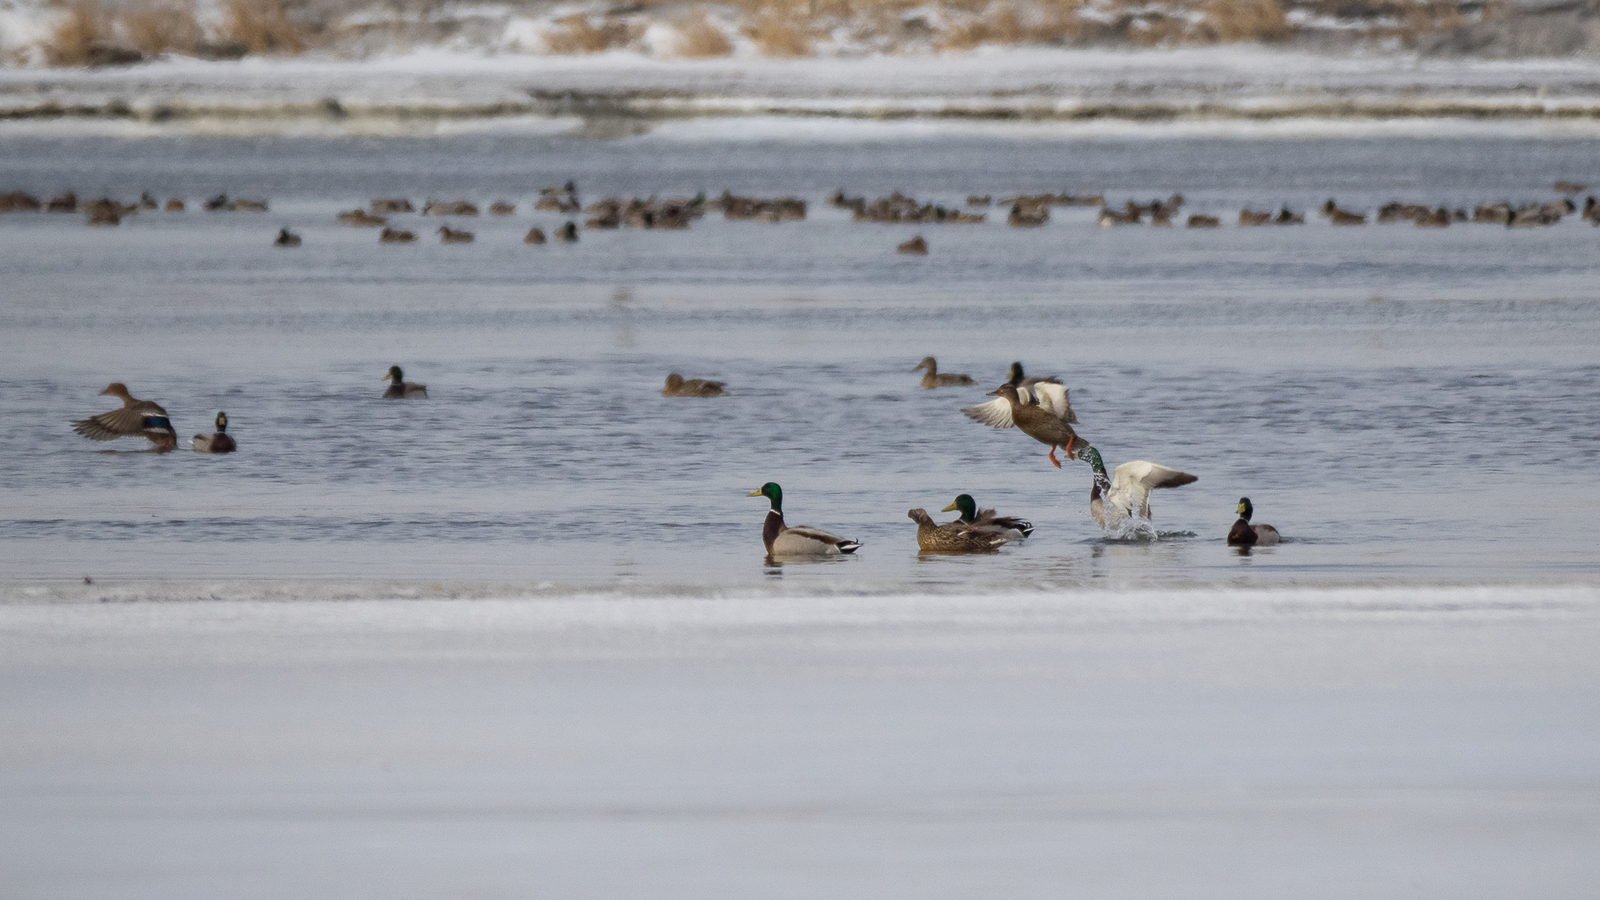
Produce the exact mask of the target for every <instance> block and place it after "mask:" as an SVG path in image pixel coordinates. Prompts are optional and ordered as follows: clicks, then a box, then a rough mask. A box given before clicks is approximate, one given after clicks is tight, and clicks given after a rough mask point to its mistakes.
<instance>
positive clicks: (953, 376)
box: [911, 356, 977, 388]
mask: <svg viewBox="0 0 1600 900" xmlns="http://www.w3.org/2000/svg"><path fill="white" fill-rule="evenodd" d="M911 371H913V372H923V373H924V374H923V376H922V386H923V387H925V388H936V387H951V386H953V385H958V384H977V382H976V381H973V380H972V376H971V375H960V374H957V373H955V372H940V371H939V361H938V360H936V359H934V358H933V357H931V356H924V357H923V358H922V362H919V363H917V366H916V368H914V369H912V370H911Z"/></svg>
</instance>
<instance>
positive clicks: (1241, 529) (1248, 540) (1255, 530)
mask: <svg viewBox="0 0 1600 900" xmlns="http://www.w3.org/2000/svg"><path fill="white" fill-rule="evenodd" d="M1255 511H1256V508H1255V507H1254V506H1251V505H1250V498H1249V497H1240V498H1239V518H1238V519H1237V520H1235V521H1234V523H1233V527H1232V528H1230V529H1228V544H1229V545H1230V546H1234V547H1253V546H1261V547H1270V546H1272V545H1273V544H1276V543H1277V542H1278V541H1279V540H1280V539H1281V537H1282V536H1281V535H1279V534H1278V529H1276V528H1273V527H1272V526H1271V525H1251V524H1250V517H1251V516H1252V515H1255Z"/></svg>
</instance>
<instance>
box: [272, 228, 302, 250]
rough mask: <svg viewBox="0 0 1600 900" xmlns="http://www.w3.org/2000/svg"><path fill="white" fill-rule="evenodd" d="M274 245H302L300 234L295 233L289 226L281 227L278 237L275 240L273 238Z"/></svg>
mask: <svg viewBox="0 0 1600 900" xmlns="http://www.w3.org/2000/svg"><path fill="white" fill-rule="evenodd" d="M272 246H274V247H298V246H300V235H298V234H295V233H294V232H292V231H290V230H289V229H287V228H279V229H278V237H277V238H276V239H275V240H273V242H272Z"/></svg>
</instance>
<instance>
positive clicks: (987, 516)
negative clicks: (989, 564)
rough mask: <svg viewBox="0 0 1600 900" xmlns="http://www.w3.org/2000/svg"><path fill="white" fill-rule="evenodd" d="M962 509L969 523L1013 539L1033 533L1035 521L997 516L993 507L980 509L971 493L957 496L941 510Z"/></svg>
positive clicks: (963, 517) (964, 520) (963, 515)
mask: <svg viewBox="0 0 1600 900" xmlns="http://www.w3.org/2000/svg"><path fill="white" fill-rule="evenodd" d="M953 509H955V510H960V511H961V521H962V522H965V523H966V524H968V525H971V526H974V527H977V528H984V529H989V530H991V531H993V532H994V533H997V534H1004V535H1006V536H1007V537H1008V538H1010V539H1011V540H1013V541H1020V540H1022V539H1023V538H1025V537H1027V536H1028V535H1030V534H1033V523H1032V522H1029V521H1028V520H1027V519H1018V518H1016V517H1015V516H997V515H995V512H994V510H992V509H978V502H977V501H976V500H973V499H972V495H971V494H962V495H960V496H958V497H956V499H955V502H954V503H951V504H950V505H949V506H946V507H945V508H944V509H943V510H941V512H949V511H951V510H953Z"/></svg>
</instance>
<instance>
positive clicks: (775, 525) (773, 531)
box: [749, 481, 861, 557]
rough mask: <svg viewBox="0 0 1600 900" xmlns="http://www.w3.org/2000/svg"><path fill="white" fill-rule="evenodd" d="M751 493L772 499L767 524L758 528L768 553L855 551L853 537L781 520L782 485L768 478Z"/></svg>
mask: <svg viewBox="0 0 1600 900" xmlns="http://www.w3.org/2000/svg"><path fill="white" fill-rule="evenodd" d="M749 496H751V497H766V498H767V499H768V500H771V501H772V508H771V509H769V510H767V519H766V524H765V525H763V526H762V528H761V541H762V543H765V544H766V545H767V555H768V556H771V557H780V556H838V555H839V554H841V553H854V552H856V550H857V549H859V548H860V547H861V542H860V541H852V540H848V539H846V538H842V537H839V536H838V535H834V534H829V533H827V532H826V531H823V530H822V529H820V528H810V527H807V526H805V525H796V526H794V527H792V528H791V527H790V526H788V525H785V524H784V523H783V488H781V487H778V485H777V483H776V482H772V481H769V482H767V483H766V484H764V485H762V486H761V487H760V488H758V489H756V490H753V491H751V492H750V494H749Z"/></svg>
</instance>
